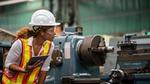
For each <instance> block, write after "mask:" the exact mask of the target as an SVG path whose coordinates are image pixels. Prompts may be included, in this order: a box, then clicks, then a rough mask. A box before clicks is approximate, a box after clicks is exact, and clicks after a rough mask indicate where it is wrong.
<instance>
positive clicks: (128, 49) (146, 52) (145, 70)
mask: <svg viewBox="0 0 150 84" xmlns="http://www.w3.org/2000/svg"><path fill="white" fill-rule="evenodd" d="M117 46H118V48H119V50H118V51H117V54H118V56H117V63H116V67H115V69H113V70H112V72H111V74H110V76H109V77H110V80H109V83H111V84H150V36H148V35H145V36H136V34H128V35H125V38H124V40H123V41H120V42H118V44H117Z"/></svg>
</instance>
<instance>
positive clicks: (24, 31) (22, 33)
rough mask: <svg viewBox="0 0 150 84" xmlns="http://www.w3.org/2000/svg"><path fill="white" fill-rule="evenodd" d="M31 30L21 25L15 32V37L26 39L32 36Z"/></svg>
mask: <svg viewBox="0 0 150 84" xmlns="http://www.w3.org/2000/svg"><path fill="white" fill-rule="evenodd" d="M32 33H33V32H32V30H30V29H29V27H22V28H21V29H20V30H19V31H18V32H17V37H16V38H17V39H20V38H23V39H27V38H29V37H31V36H32Z"/></svg>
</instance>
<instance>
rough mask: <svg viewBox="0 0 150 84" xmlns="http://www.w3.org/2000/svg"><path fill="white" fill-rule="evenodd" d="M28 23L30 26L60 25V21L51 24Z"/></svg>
mask: <svg viewBox="0 0 150 84" xmlns="http://www.w3.org/2000/svg"><path fill="white" fill-rule="evenodd" d="M29 25H31V26H57V25H60V23H52V24H33V23H31V22H30V23H29Z"/></svg>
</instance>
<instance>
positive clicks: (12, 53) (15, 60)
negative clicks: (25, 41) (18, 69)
mask: <svg viewBox="0 0 150 84" xmlns="http://www.w3.org/2000/svg"><path fill="white" fill-rule="evenodd" d="M21 52H22V47H21V41H20V40H16V41H15V42H14V43H13V45H12V46H11V48H10V50H9V52H8V55H7V57H6V60H5V67H6V68H9V66H10V65H11V64H17V65H19V62H20V58H21Z"/></svg>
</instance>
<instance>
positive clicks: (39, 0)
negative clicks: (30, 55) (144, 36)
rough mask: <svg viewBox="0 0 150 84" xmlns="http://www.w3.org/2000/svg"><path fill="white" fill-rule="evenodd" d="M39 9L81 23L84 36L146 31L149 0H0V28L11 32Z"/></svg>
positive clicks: (68, 21)
mask: <svg viewBox="0 0 150 84" xmlns="http://www.w3.org/2000/svg"><path fill="white" fill-rule="evenodd" d="M41 8H44V9H48V10H50V11H52V12H53V13H54V14H55V16H56V17H57V21H60V22H64V23H66V24H68V25H69V26H74V25H80V26H82V27H83V28H84V31H83V34H84V35H93V34H114V35H116V34H117V35H118V34H124V33H132V32H141V31H142V30H144V31H148V30H150V24H149V22H150V15H149V14H150V1H149V0H0V28H3V29H6V30H8V31H11V32H12V33H14V32H16V30H18V29H19V28H20V27H22V26H25V25H28V22H29V21H30V18H31V15H32V13H33V12H34V11H36V10H38V9H41Z"/></svg>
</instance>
